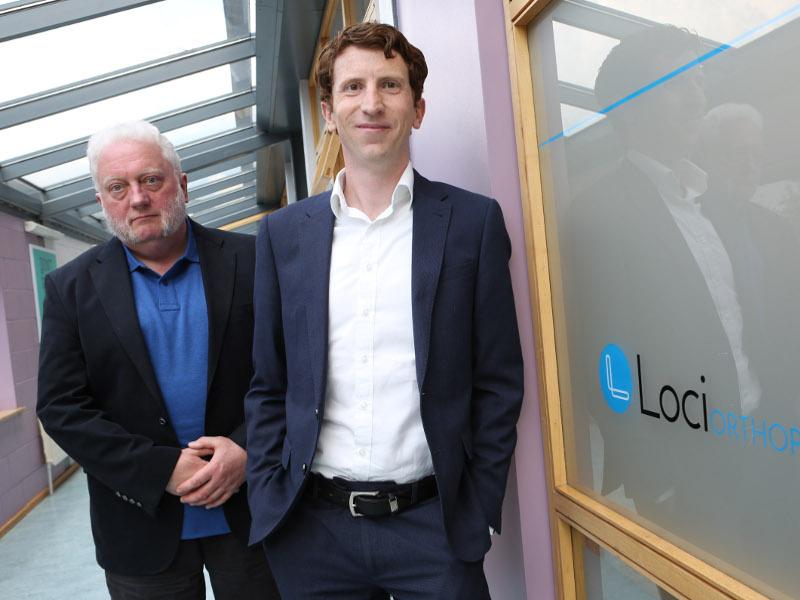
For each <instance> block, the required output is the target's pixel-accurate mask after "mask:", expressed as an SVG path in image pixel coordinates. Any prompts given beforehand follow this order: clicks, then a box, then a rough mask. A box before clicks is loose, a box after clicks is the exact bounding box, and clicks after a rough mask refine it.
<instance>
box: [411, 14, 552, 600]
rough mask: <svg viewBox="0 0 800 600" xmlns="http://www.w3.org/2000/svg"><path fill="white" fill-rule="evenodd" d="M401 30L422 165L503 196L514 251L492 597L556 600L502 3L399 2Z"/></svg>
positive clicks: (415, 157) (415, 152)
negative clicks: (414, 52)
mask: <svg viewBox="0 0 800 600" xmlns="http://www.w3.org/2000/svg"><path fill="white" fill-rule="evenodd" d="M397 15H398V26H399V27H400V29H401V30H402V31H403V32H404V33H405V34H406V35H407V36H408V38H409V39H410V41H411V42H412V43H413V44H415V45H417V46H418V47H419V48H420V49H421V50H422V51H423V53H424V54H425V57H426V59H427V61H428V67H429V71H430V74H429V76H428V81H427V82H426V86H425V94H424V96H425V98H426V101H427V113H426V116H425V120H424V122H423V125H422V128H421V129H420V130H419V131H415V132H414V134H413V135H412V137H411V154H412V161H413V162H414V166H415V167H416V168H417V169H419V170H420V172H421V173H423V174H424V175H426V176H427V177H430V178H433V179H439V180H443V181H447V182H448V183H453V184H455V185H459V186H461V187H465V188H469V189H472V190H474V191H477V192H481V193H484V194H488V195H491V196H493V197H495V198H497V200H498V202H499V203H500V204H501V206H502V207H503V214H504V216H505V220H506V226H507V228H508V232H509V235H510V236H511V241H512V245H513V256H512V258H511V272H512V278H513V284H514V292H515V296H516V301H517V318H518V320H519V326H520V334H521V338H522V349H523V355H524V358H525V365H526V378H525V386H526V391H527V392H526V395H525V403H524V405H523V409H522V415H521V417H520V421H519V425H518V427H517V431H518V434H519V442H518V445H517V451H516V455H515V461H514V464H513V466H512V478H511V481H510V482H509V487H508V491H507V495H506V502H505V506H504V511H503V512H504V514H503V520H504V528H503V534H502V535H501V536H499V537H498V538H496V539H495V540H494V545H493V548H492V550H491V551H490V553H489V554H488V555H487V559H486V573H487V578H488V579H489V583H490V587H491V591H492V594H493V597H496V598H499V599H502V600H505V599H509V600H522V599H524V598H526V597H527V598H528V600H551V599H552V598H554V597H555V588H554V582H553V565H552V555H551V545H550V527H549V521H548V508H547V485H546V481H545V471H544V454H543V447H542V436H541V429H540V426H539V423H540V421H539V398H538V393H537V379H536V358H535V351H534V340H533V323H532V317H531V303H530V291H529V289H528V275H527V261H526V256H525V236H524V231H523V225H522V205H521V201H520V188H519V173H518V170H517V154H516V145H515V139H514V119H513V110H512V105H511V90H510V81H511V79H510V74H509V69H508V54H507V46H506V38H505V20H504V15H503V5H502V3H501V2H496V1H490V0H475V1H474V3H473V2H469V3H468V2H464V1H463V0H438V1H437V2H425V3H423V2H415V1H414V0H397Z"/></svg>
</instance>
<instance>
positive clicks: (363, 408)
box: [361, 402, 367, 410]
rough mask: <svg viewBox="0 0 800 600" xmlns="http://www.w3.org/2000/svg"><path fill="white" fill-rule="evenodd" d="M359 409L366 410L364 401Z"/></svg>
mask: <svg viewBox="0 0 800 600" xmlns="http://www.w3.org/2000/svg"><path fill="white" fill-rule="evenodd" d="M361 410H367V403H366V402H362V403H361Z"/></svg>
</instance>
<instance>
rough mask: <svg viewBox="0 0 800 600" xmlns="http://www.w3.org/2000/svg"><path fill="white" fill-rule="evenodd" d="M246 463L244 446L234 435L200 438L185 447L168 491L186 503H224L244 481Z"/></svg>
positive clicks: (194, 504)
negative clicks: (209, 458) (239, 443)
mask: <svg viewBox="0 0 800 600" xmlns="http://www.w3.org/2000/svg"><path fill="white" fill-rule="evenodd" d="M207 456H210V457H211V460H209V461H206V460H204V459H203V457H207ZM246 462H247V453H246V452H245V450H244V448H242V447H241V446H239V445H238V444H237V443H236V442H234V441H233V440H231V439H230V438H226V437H222V436H217V437H211V436H203V437H200V438H198V439H196V440H195V441H193V442H189V447H188V448H184V449H183V450H181V454H180V456H179V457H178V462H177V464H176V465H175V469H173V471H172V476H171V477H170V479H169V482H168V483H167V491H168V492H169V493H170V494H173V495H175V496H180V499H181V502H182V503H184V504H190V505H192V506H205V507H206V508H216V507H217V506H222V505H223V504H224V503H225V502H226V501H227V500H228V498H230V497H231V496H232V495H233V494H235V493H236V492H237V491H238V490H239V486H241V485H242V483H244V478H245V464H246Z"/></svg>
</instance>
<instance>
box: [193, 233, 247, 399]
mask: <svg viewBox="0 0 800 600" xmlns="http://www.w3.org/2000/svg"><path fill="white" fill-rule="evenodd" d="M191 224H192V230H193V231H194V234H195V242H196V243H197V253H198V254H199V255H200V270H201V271H202V273H203V288H204V289H205V295H206V306H207V307H208V374H207V388H206V389H207V390H208V389H210V388H211V382H212V381H214V374H215V373H216V370H217V363H219V354H220V351H221V350H222V340H223V339H224V338H225V329H226V328H227V326H228V315H229V314H230V311H231V302H232V301H233V287H234V284H235V282H236V253H235V252H232V251H230V252H228V251H226V248H225V241H224V240H223V239H215V238H213V237H212V236H211V235H210V234H209V232H208V230H207V229H205V228H204V227H202V226H201V225H198V224H197V223H195V222H194V221H191Z"/></svg>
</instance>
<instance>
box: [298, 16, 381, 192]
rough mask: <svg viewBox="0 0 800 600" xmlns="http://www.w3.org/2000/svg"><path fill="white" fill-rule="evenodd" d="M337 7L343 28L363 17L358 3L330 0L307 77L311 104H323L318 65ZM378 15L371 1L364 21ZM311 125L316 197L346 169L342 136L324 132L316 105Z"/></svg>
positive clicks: (312, 107)
mask: <svg viewBox="0 0 800 600" xmlns="http://www.w3.org/2000/svg"><path fill="white" fill-rule="evenodd" d="M337 8H339V9H340V10H341V13H342V23H343V26H344V27H348V26H350V25H353V24H354V23H357V22H358V21H360V20H361V19H362V15H357V14H356V10H355V2H354V1H353V0H328V2H327V4H326V5H325V12H324V13H322V23H321V25H320V28H319V30H320V37H319V38H318V39H317V46H316V48H315V49H314V60H313V61H312V63H311V71H310V72H309V74H308V97H309V101H310V102H311V103H312V104H314V103H317V102H319V101H320V99H319V94H318V91H317V85H316V72H317V64H318V63H319V54H320V52H321V51H322V48H323V46H325V44H327V43H328V40H329V39H330V37H329V35H330V29H331V23H332V22H333V16H334V13H335V12H336V9H337ZM375 15H376V5H375V0H371V1H370V3H369V4H368V5H367V9H366V11H365V13H364V15H363V19H364V20H365V21H369V20H372V19H374V18H375ZM311 123H312V125H311V127H312V130H313V132H314V152H315V154H316V159H317V161H316V164H317V166H316V169H315V170H314V176H313V178H312V180H311V189H310V190H309V195H314V194H319V193H320V192H322V191H324V190H325V189H327V188H328V186H329V185H330V184H331V182H333V179H334V177H336V173H338V172H339V171H340V170H341V169H342V168H344V157H343V156H342V147H341V143H340V141H339V136H338V135H337V134H335V133H331V132H329V131H327V130H326V129H325V123H321V122H320V119H319V111H318V107H317V106H315V105H314V106H311Z"/></svg>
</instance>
